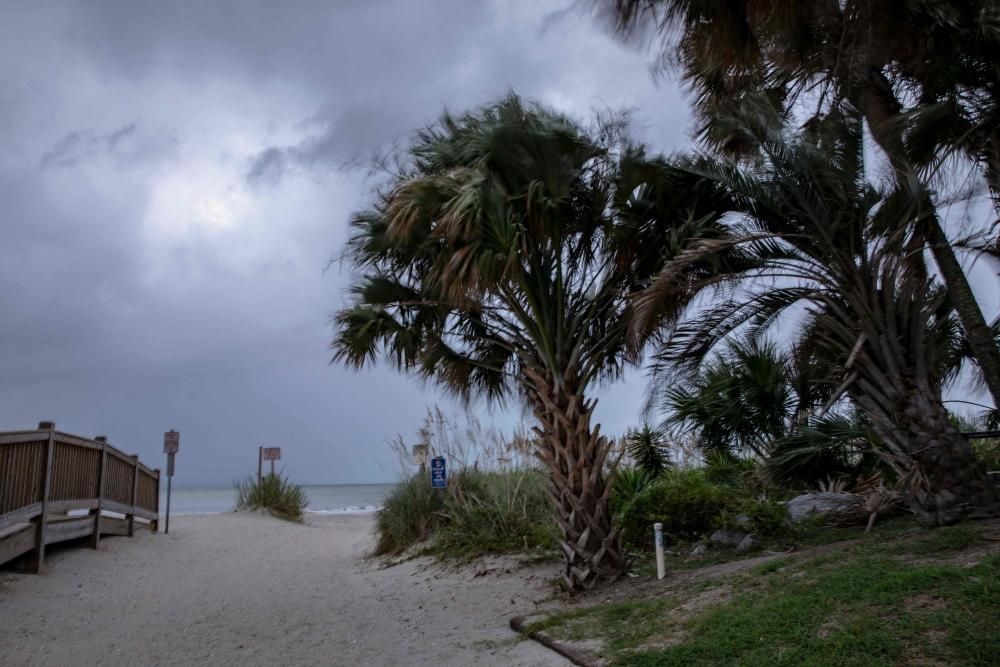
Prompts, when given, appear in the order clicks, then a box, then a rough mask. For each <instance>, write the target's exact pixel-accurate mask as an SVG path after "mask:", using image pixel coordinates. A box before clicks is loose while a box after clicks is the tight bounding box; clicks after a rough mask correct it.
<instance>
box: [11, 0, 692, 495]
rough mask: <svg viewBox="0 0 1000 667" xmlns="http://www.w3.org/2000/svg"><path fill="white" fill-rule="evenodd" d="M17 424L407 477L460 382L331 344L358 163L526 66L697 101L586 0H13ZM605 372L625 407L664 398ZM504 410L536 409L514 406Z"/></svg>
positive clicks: (202, 455) (182, 470) (196, 466)
mask: <svg viewBox="0 0 1000 667" xmlns="http://www.w3.org/2000/svg"><path fill="white" fill-rule="evenodd" d="M0 13H2V16H3V19H2V21H0V59H2V62H0V202H2V206H0V211H2V216H3V217H2V226H3V227H2V229H3V235H2V242H0V313H2V326H0V392H2V393H0V398H2V400H0V430H7V429H16V428H28V427H33V425H34V424H35V423H36V422H37V421H38V420H40V419H52V420H55V421H56V422H57V423H58V426H59V428H60V429H61V430H66V431H69V432H72V433H79V434H82V435H90V436H93V435H97V434H100V433H106V434H108V435H109V436H110V439H111V441H112V442H113V443H114V444H116V445H118V446H120V447H121V448H123V449H124V450H125V451H127V452H130V453H131V452H134V453H138V454H140V455H141V457H142V459H143V460H145V461H149V462H151V463H153V464H161V462H162V454H161V449H162V433H163V431H164V430H166V429H169V428H176V429H178V430H179V431H180V432H181V434H182V435H181V452H180V454H179V456H178V461H177V475H178V476H177V478H176V481H177V483H178V485H198V484H212V483H218V484H228V483H229V482H230V481H231V480H232V479H233V478H234V477H237V476H241V475H244V474H248V473H250V472H251V471H253V470H254V466H255V458H256V448H257V446H258V445H259V444H267V445H280V446H282V447H283V448H284V458H285V460H284V464H285V466H286V470H287V472H289V473H290V474H291V475H292V476H293V477H294V478H295V479H297V480H298V481H302V482H310V483H311V482H365V481H377V480H387V479H392V478H393V477H394V475H395V464H394V462H393V459H392V457H391V455H390V454H389V452H388V448H387V447H386V446H385V444H384V443H385V441H386V440H388V439H390V438H392V437H394V436H395V435H396V434H397V433H401V434H403V435H404V437H405V438H406V439H407V441H408V442H412V441H413V439H414V436H415V432H416V429H417V428H418V426H419V423H420V418H421V415H422V413H423V411H424V410H425V408H426V407H427V406H429V405H432V404H434V403H435V402H440V403H442V404H443V405H444V404H446V401H444V400H442V398H441V395H440V394H439V393H438V392H437V391H436V390H434V389H433V388H432V387H422V386H420V385H419V384H418V383H417V382H415V381H412V380H409V379H407V378H405V377H404V376H402V375H400V374H398V373H396V372H395V371H393V370H391V369H390V368H388V367H385V366H381V367H379V368H377V369H374V370H370V371H364V372H361V373H355V372H353V371H349V370H346V369H344V368H341V367H337V366H330V365H328V361H329V352H328V349H327V346H328V342H329V339H330V335H331V330H330V328H329V316H330V314H331V313H332V312H333V311H335V310H336V309H337V308H338V307H340V306H341V305H342V304H343V303H344V297H345V290H344V288H345V283H346V279H347V275H346V272H345V271H343V270H341V269H339V268H337V267H334V268H332V269H330V270H325V268H326V266H327V262H328V260H329V259H330V258H331V257H332V256H336V255H337V254H338V253H339V252H340V251H341V249H342V245H343V243H344V239H345V234H346V230H347V220H348V218H349V215H350V213H351V212H352V211H354V210H356V209H358V208H359V207H363V206H364V205H365V204H366V202H367V201H368V199H369V196H370V194H371V188H372V185H373V184H372V182H371V181H370V180H368V179H367V176H366V173H365V171H364V170H359V169H355V168H352V167H350V166H348V165H350V164H352V162H355V161H356V160H358V159H361V160H362V161H363V160H365V159H367V158H368V156H369V155H370V154H371V152H372V150H373V149H376V148H377V147H379V146H385V145H387V144H389V143H391V142H393V141H395V140H403V141H405V140H406V139H407V137H408V136H410V134H411V133H412V132H413V131H414V130H415V129H417V128H419V127H420V126H421V125H424V124H426V123H428V122H431V121H433V120H434V119H435V118H436V117H437V116H438V114H439V113H440V112H441V111H442V110H443V109H445V108H448V109H450V110H454V111H462V110H465V109H467V108H470V107H473V106H475V105H478V104H481V103H483V102H486V101H489V100H492V99H495V98H497V97H499V96H501V95H503V94H504V93H505V92H506V91H507V90H508V89H513V90H515V91H517V92H519V93H521V94H522V95H524V96H528V97H532V98H536V99H539V100H542V101H544V102H546V103H548V104H550V105H552V106H555V107H557V108H559V109H561V110H564V111H567V112H570V113H571V114H574V115H577V116H579V117H580V118H586V117H588V116H589V115H590V112H591V111H592V110H594V109H606V108H620V107H636V108H637V109H638V111H637V113H636V133H637V134H638V135H639V137H641V138H643V139H645V140H647V141H648V142H649V143H650V144H651V145H652V146H654V147H655V148H658V149H663V150H669V149H673V148H679V147H682V146H684V145H686V144H687V142H688V131H689V127H688V126H689V121H688V118H689V113H688V110H687V106H686V104H685V103H684V102H683V100H682V98H681V96H680V95H679V93H678V92H677V89H676V87H675V86H674V85H672V84H670V83H669V82H660V83H659V84H658V85H657V84H655V83H654V82H653V81H652V79H651V77H650V74H649V69H648V62H649V60H650V56H649V54H648V53H643V52H640V51H638V50H635V49H633V48H628V47H625V46H622V45H620V44H618V43H617V42H616V41H615V40H613V39H612V38H611V37H609V36H608V35H607V34H606V33H605V31H604V29H603V28H602V27H601V25H600V23H599V22H597V21H595V20H594V19H593V18H592V17H591V16H590V15H589V14H588V13H587V12H586V11H581V10H579V9H576V8H574V6H573V4H572V3H571V2H570V1H569V0H560V1H554V2H546V1H540V0H525V1H517V2H508V1H501V0H497V1H495V2H486V1H478V0H477V1H476V2H469V1H468V0H456V1H454V2H451V1H446V0H434V1H430V0H420V1H419V2H418V1H409V0H366V1H365V2H330V1H323V2H305V1H302V0H297V1H296V2H288V3H278V2H248V1H246V0H241V1H239V2H219V1H213V2H137V1H133V0H130V1H127V2H126V1H121V2H97V1H88V2H66V3H57V2H44V3H36V2H14V1H9V2H3V3H2V10H0ZM643 391H644V383H643V381H642V376H641V374H640V373H635V374H633V377H632V378H631V379H630V381H628V382H626V383H624V384H620V385H618V386H616V387H614V388H611V389H610V390H609V391H607V392H606V395H605V397H604V398H603V400H602V404H601V406H600V408H599V415H600V417H601V420H602V421H603V423H604V425H605V430H608V431H611V432H618V431H622V430H624V429H625V428H626V427H627V426H628V425H630V424H632V423H634V421H635V420H636V419H637V417H638V414H639V410H640V407H641V404H642V400H643ZM493 418H494V419H495V420H496V421H497V423H499V424H501V425H510V424H511V423H513V421H514V420H516V419H519V418H520V415H518V414H514V415H503V414H495V415H494V416H493Z"/></svg>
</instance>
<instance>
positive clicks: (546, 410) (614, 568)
mask: <svg viewBox="0 0 1000 667" xmlns="http://www.w3.org/2000/svg"><path fill="white" fill-rule="evenodd" d="M526 374H527V375H528V377H529V379H530V380H531V383H532V385H533V386H531V387H529V389H528V391H529V396H530V398H531V402H532V404H533V406H534V412H535V416H536V417H537V419H538V421H539V424H540V428H537V429H536V431H537V433H538V435H539V437H540V438H541V444H540V446H539V447H538V448H537V449H536V455H537V456H538V458H539V459H540V460H541V461H542V462H543V463H544V464H545V465H546V467H547V468H548V470H549V480H550V484H551V486H550V489H549V498H550V500H551V501H552V504H553V507H554V509H555V513H556V522H557V523H558V524H559V528H560V530H561V533H562V535H561V539H560V541H559V545H560V547H561V548H562V552H563V558H564V561H565V567H564V569H563V580H564V582H565V584H566V586H567V588H569V589H570V590H573V591H576V590H584V589H589V588H593V587H594V585H596V584H598V583H600V582H603V581H613V580H615V579H617V578H618V577H620V576H621V575H622V573H623V572H624V569H625V554H624V552H623V550H622V545H621V535H620V533H619V531H618V528H617V527H615V526H614V524H613V522H612V519H611V512H610V509H609V507H608V496H609V495H610V492H611V480H610V479H609V478H608V477H607V476H606V475H605V474H604V464H605V461H606V460H607V456H608V452H609V449H610V443H609V441H608V439H607V438H605V437H603V436H602V435H600V426H599V425H598V426H594V427H593V428H591V425H590V416H591V413H592V411H593V408H594V402H593V401H591V402H589V403H588V402H587V401H584V400H583V399H582V397H580V396H579V395H577V393H575V392H574V391H572V389H570V388H567V387H566V385H565V384H562V385H561V386H557V384H556V383H554V382H551V381H548V379H547V378H543V377H542V376H541V375H539V374H537V373H533V372H531V371H527V372H526Z"/></svg>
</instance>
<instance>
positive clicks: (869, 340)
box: [824, 257, 996, 525]
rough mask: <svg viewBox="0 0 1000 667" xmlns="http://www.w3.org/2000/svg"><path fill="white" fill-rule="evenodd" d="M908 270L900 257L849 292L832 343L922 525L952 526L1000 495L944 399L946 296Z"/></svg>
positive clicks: (883, 454) (834, 320)
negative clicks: (940, 361)
mask: <svg viewBox="0 0 1000 667" xmlns="http://www.w3.org/2000/svg"><path fill="white" fill-rule="evenodd" d="M908 273H910V272H908V271H907V264H906V262H905V261H903V260H902V259H900V258H898V257H890V258H887V259H886V260H885V263H883V264H881V265H876V266H873V267H871V272H870V273H869V274H868V275H867V276H865V279H863V280H862V281H860V282H859V283H857V284H856V286H855V287H854V288H853V289H850V290H847V291H846V292H845V294H844V295H843V296H844V299H845V302H846V304H848V308H844V309H837V310H835V311H834V312H836V313H837V315H838V316H837V317H834V318H831V319H830V320H829V323H830V326H829V330H828V334H827V335H826V336H825V338H824V340H826V341H827V342H828V344H831V345H832V346H833V347H832V348H831V350H832V351H834V352H835V353H838V354H841V355H843V356H844V357H845V358H846V359H848V361H847V362H846V364H845V372H850V373H851V376H850V377H852V378H853V382H852V389H851V393H852V395H853V396H854V398H855V400H856V402H857V403H858V405H859V406H860V407H861V408H862V410H864V412H865V413H866V414H867V415H868V417H869V418H870V419H871V421H872V427H873V428H874V430H875V432H876V434H877V435H878V436H879V439H880V440H881V446H880V448H879V452H878V453H879V455H880V457H881V458H882V459H883V461H885V462H886V463H887V464H888V465H889V466H890V467H892V468H893V469H894V470H895V471H896V472H897V473H898V474H899V475H900V480H899V481H900V486H901V487H902V491H903V493H904V497H905V499H906V501H907V504H908V505H909V506H910V508H911V509H912V510H913V511H914V512H915V513H916V514H917V516H918V517H919V518H920V519H921V521H922V522H924V523H926V524H928V525H948V524H952V523H955V522H957V521H960V520H961V519H962V517H963V516H964V515H965V514H967V513H969V512H970V511H972V510H974V509H976V508H981V507H983V506H984V505H989V504H992V502H993V501H994V500H995V499H996V498H995V496H994V493H993V489H992V486H991V484H990V482H989V480H988V478H987V476H986V471H985V470H984V469H983V466H982V464H980V463H979V461H978V460H977V459H976V457H975V454H974V453H973V451H972V447H971V446H970V445H969V443H968V441H966V439H965V438H964V437H962V435H961V434H960V433H959V432H958V431H957V430H956V429H955V427H954V426H952V424H951V420H950V419H949V416H948V411H947V410H946V409H945V407H944V401H943V400H942V398H941V384H940V382H939V381H938V379H937V377H936V375H935V371H934V368H935V360H936V358H937V354H936V352H935V350H934V349H933V336H934V331H932V329H931V327H933V326H934V325H935V324H936V318H935V316H934V312H935V310H936V309H937V308H938V306H939V305H940V300H939V299H940V298H941V297H938V298H935V297H934V295H933V292H931V291H930V289H929V287H928V284H927V282H926V280H924V279H922V277H920V276H919V275H918V276H916V277H912V273H910V275H908ZM829 303H830V304H831V307H832V306H834V305H836V302H834V301H832V300H831V301H830V302H829ZM831 309H832V308H831ZM855 341H856V342H855Z"/></svg>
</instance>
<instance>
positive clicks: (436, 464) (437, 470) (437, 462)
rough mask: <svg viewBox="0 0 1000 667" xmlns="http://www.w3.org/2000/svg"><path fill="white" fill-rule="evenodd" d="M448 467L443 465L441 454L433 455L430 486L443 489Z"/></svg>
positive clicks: (446, 479)
mask: <svg viewBox="0 0 1000 667" xmlns="http://www.w3.org/2000/svg"><path fill="white" fill-rule="evenodd" d="M447 482H448V469H447V468H446V467H445V465H444V457H443V456H435V457H434V458H432V459H431V486H432V487H434V488H435V489H443V488H444V487H445V486H447Z"/></svg>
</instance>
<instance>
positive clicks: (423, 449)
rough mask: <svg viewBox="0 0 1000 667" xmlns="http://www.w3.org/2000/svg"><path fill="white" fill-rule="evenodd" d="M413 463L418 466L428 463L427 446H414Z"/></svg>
mask: <svg viewBox="0 0 1000 667" xmlns="http://www.w3.org/2000/svg"><path fill="white" fill-rule="evenodd" d="M413 462H414V463H416V464H417V465H418V466H422V465H424V464H425V463H427V445H413Z"/></svg>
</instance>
